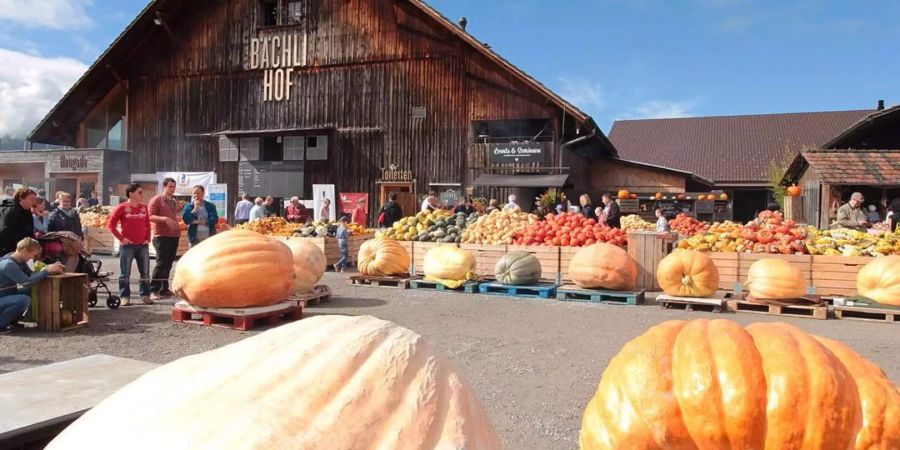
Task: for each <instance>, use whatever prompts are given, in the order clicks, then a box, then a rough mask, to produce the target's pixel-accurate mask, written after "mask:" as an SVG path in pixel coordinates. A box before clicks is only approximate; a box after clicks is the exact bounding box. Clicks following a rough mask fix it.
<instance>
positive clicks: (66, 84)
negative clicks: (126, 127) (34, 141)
mask: <svg viewBox="0 0 900 450" xmlns="http://www.w3.org/2000/svg"><path fill="white" fill-rule="evenodd" d="M0 61H3V64H0V136H5V135H11V136H14V137H25V136H26V135H27V134H28V133H29V132H30V131H31V130H32V128H34V126H35V125H37V123H38V122H39V121H40V120H41V119H42V118H44V115H46V114H47V112H48V111H50V108H52V107H53V105H55V104H56V102H58V101H59V99H60V98H62V96H63V95H64V94H65V93H66V92H67V91H68V90H69V88H70V87H71V86H72V84H73V83H75V81H76V80H78V77H80V76H81V74H83V73H84V71H85V70H87V66H86V65H85V64H84V63H82V62H80V61H76V60H74V59H70V58H43V57H40V56H33V55H29V54H25V53H20V52H17V51H13V50H7V49H3V48H0Z"/></svg>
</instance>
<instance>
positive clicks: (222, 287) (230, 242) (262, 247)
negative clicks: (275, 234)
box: [172, 230, 294, 308]
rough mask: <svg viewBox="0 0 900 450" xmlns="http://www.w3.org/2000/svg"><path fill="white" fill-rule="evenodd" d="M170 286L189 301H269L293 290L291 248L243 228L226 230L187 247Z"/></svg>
mask: <svg viewBox="0 0 900 450" xmlns="http://www.w3.org/2000/svg"><path fill="white" fill-rule="evenodd" d="M172 290H173V291H174V292H175V293H176V294H177V295H178V296H179V297H181V298H183V299H185V300H187V301H188V302H189V303H190V304H192V305H194V306H201V307H206V308H247V307H251V306H269V305H274V304H275V303H278V302H280V301H282V300H285V299H286V298H288V297H290V295H291V293H292V292H293V290H294V263H293V255H292V254H291V249H290V248H288V246H287V245H286V244H285V243H284V242H281V241H279V240H276V239H272V238H270V237H267V236H263V235H261V234H259V233H256V232H253V231H248V230H229V231H225V232H223V233H217V234H216V235H215V236H212V237H210V238H209V239H207V240H205V241H203V242H201V243H200V244H198V245H196V246H194V247H191V249H190V250H188V251H187V253H185V254H184V256H182V257H181V259H180V260H179V261H178V265H176V266H175V277H174V280H172Z"/></svg>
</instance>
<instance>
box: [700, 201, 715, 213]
mask: <svg viewBox="0 0 900 450" xmlns="http://www.w3.org/2000/svg"><path fill="white" fill-rule="evenodd" d="M712 213H713V202H710V201H706V200H704V201H698V202H697V214H712Z"/></svg>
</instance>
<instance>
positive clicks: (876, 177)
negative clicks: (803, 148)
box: [801, 150, 900, 186]
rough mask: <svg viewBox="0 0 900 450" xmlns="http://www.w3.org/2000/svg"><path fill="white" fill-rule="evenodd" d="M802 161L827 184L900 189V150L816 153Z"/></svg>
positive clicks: (818, 151) (804, 153)
mask: <svg viewBox="0 0 900 450" xmlns="http://www.w3.org/2000/svg"><path fill="white" fill-rule="evenodd" d="M801 157H802V158H803V159H804V160H806V162H807V163H808V164H809V166H810V167H812V168H813V169H815V171H816V174H818V175H819V179H820V180H821V181H822V182H823V183H827V184H842V185H847V184H859V185H867V186H898V185H900V150H851V151H848V150H813V151H807V152H802V154H801Z"/></svg>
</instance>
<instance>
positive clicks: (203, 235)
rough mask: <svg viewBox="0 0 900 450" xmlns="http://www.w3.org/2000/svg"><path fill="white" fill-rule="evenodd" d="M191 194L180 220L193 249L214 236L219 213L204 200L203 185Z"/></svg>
mask: <svg viewBox="0 0 900 450" xmlns="http://www.w3.org/2000/svg"><path fill="white" fill-rule="evenodd" d="M191 194H192V195H193V197H194V198H193V201H192V202H191V203H188V204H186V205H184V211H183V212H182V214H181V218H182V219H183V220H184V223H186V224H188V241H189V242H190V243H191V247H193V246H195V245H197V244H199V243H201V242H203V241H204V240H206V239H207V238H209V237H212V236H215V234H216V224H217V223H218V222H219V213H218V212H217V211H216V205H213V204H212V202H208V201H206V200H204V198H203V197H204V196H206V188H204V187H203V185H200V184H198V185H196V186H194V190H193V191H191ZM269 198H271V197H269Z"/></svg>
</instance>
